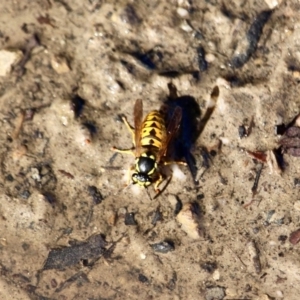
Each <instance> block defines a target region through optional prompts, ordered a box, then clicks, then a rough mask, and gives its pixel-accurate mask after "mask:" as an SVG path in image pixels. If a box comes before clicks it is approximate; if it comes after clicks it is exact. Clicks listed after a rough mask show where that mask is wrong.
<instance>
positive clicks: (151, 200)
mask: <svg viewBox="0 0 300 300" xmlns="http://www.w3.org/2000/svg"><path fill="white" fill-rule="evenodd" d="M146 192H147V195H148V197H149V199H150V201H152V197H151V195H150V193H149V191H148V189H147V188H146Z"/></svg>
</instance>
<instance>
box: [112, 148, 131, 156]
mask: <svg viewBox="0 0 300 300" xmlns="http://www.w3.org/2000/svg"><path fill="white" fill-rule="evenodd" d="M111 150H112V151H115V152H119V153H125V154H131V155H133V156H135V152H134V149H118V148H116V147H112V148H111Z"/></svg>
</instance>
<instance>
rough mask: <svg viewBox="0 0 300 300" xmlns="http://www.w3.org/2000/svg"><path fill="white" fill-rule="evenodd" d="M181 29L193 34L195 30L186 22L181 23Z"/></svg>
mask: <svg viewBox="0 0 300 300" xmlns="http://www.w3.org/2000/svg"><path fill="white" fill-rule="evenodd" d="M180 28H181V29H182V30H183V31H185V32H192V31H193V30H194V29H193V28H192V27H191V26H190V24H189V23H188V22H187V21H186V20H184V21H183V22H182V23H181V26H180Z"/></svg>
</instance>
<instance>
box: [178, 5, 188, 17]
mask: <svg viewBox="0 0 300 300" xmlns="http://www.w3.org/2000/svg"><path fill="white" fill-rule="evenodd" d="M177 14H178V15H179V16H180V17H181V18H187V17H188V15H189V12H188V11H187V10H186V9H184V8H182V7H178V8H177Z"/></svg>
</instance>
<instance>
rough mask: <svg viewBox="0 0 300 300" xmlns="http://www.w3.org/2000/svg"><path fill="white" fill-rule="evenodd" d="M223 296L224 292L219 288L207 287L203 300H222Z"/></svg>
mask: <svg viewBox="0 0 300 300" xmlns="http://www.w3.org/2000/svg"><path fill="white" fill-rule="evenodd" d="M225 296H226V295H225V290H224V288H223V287H220V286H213V287H208V288H207V289H206V291H205V300H222V299H224V297H225Z"/></svg>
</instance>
